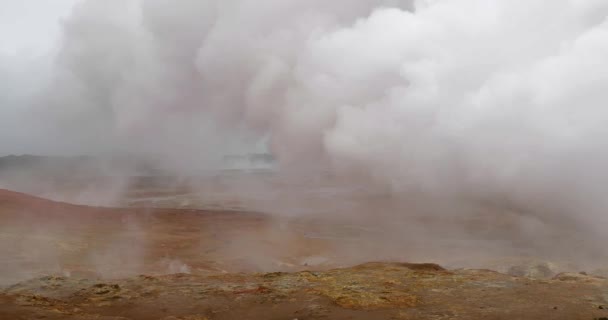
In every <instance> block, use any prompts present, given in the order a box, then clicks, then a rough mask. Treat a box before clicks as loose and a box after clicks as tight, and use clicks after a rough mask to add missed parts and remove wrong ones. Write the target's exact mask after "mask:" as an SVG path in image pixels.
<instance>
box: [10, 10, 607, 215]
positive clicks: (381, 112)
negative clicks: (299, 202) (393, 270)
mask: <svg viewBox="0 0 608 320" xmlns="http://www.w3.org/2000/svg"><path fill="white" fill-rule="evenodd" d="M607 17H608V2H607V1H604V0H551V1H549V0H530V1H526V2H525V3H524V2H518V1H500V0H494V1H488V0H462V1H450V0H443V1H442V0H418V1H407V0H392V1H391V0H360V1H350V0H348V1H347V0H335V1H321V0H307V1H300V0H290V1H284V0H266V1H254V0H234V1H221V0H207V1H201V0H181V1H173V0H172V1H169V0H130V1H123V0H120V1H118V0H112V1H95V0H85V1H80V2H78V3H77V4H75V6H74V7H73V11H72V12H71V14H70V15H69V16H68V17H66V18H65V19H64V20H62V22H61V23H62V37H61V40H60V43H58V45H57V46H56V48H57V50H56V54H53V55H52V58H51V59H52V60H53V62H52V64H50V65H52V68H43V67H41V68H40V69H39V70H40V72H35V71H34V72H32V70H30V68H22V69H19V70H17V71H15V70H13V72H12V73H7V74H8V75H9V76H8V80H6V79H0V80H2V81H3V82H2V87H0V89H2V91H3V92H6V93H7V95H6V97H1V98H4V99H2V101H3V103H5V105H3V106H2V110H1V111H0V112H2V114H6V115H7V117H8V115H9V114H12V113H17V111H15V110H16V108H13V106H14V105H16V104H19V105H21V106H22V105H27V106H28V107H27V108H25V107H21V108H20V109H19V112H18V113H19V116H18V117H17V116H14V117H13V118H14V119H19V121H21V122H18V123H20V124H21V125H20V126H19V128H18V129H17V128H15V129H14V130H13V131H10V132H9V134H11V135H12V136H20V135H21V136H23V135H26V136H27V137H28V139H21V140H19V141H35V143H34V142H32V146H38V148H39V149H40V150H43V151H49V150H51V151H54V152H62V151H64V152H72V153H78V152H125V151H127V150H128V151H129V152H135V153H141V154H155V155H156V154H162V155H163V157H164V158H166V160H168V162H169V163H171V165H172V167H174V168H193V167H197V166H203V165H207V163H209V161H207V160H209V159H210V158H212V157H213V156H214V155H217V154H225V153H226V152H230V151H231V150H243V149H247V148H249V149H251V148H256V147H252V146H254V145H259V143H260V141H262V143H264V142H265V141H267V144H268V146H269V149H270V150H271V151H272V153H274V154H275V155H276V156H277V157H278V159H279V160H280V162H281V164H282V165H283V167H284V168H286V170H290V168H294V167H301V166H302V165H310V164H311V163H319V164H321V165H322V166H323V167H329V168H331V169H333V170H334V171H335V172H339V173H341V174H344V175H353V174H355V173H356V174H357V175H360V176H364V177H367V178H369V177H371V178H372V179H373V181H375V182H377V183H380V184H383V185H385V186H387V187H388V188H389V189H390V190H392V191H394V192H397V193H400V192H411V191H416V192H418V191H421V192H425V193H429V194H437V195H441V196H442V197H443V196H445V197H460V198H473V199H475V200H479V201H489V202H492V203H498V204H500V205H502V206H509V207H512V208H514V209H516V210H522V211H534V212H538V213H539V214H541V213H550V214H559V215H563V216H570V217H575V216H576V217H577V218H576V219H578V217H580V218H581V219H580V220H582V221H585V222H586V223H589V224H590V225H593V224H595V222H596V219H600V220H601V221H604V222H606V221H605V220H606V218H605V214H603V212H604V211H605V210H606V209H608V203H606V200H605V199H606V197H605V196H604V195H603V193H604V188H605V186H606V183H607V182H608V170H606V163H607V160H608V159H607V158H608V148H607V145H606V143H605V142H604V140H606V139H607V138H608V131H607V129H606V126H605V123H604V122H605V119H607V118H608V111H607V109H606V108H605V107H606V102H607V101H608V90H606V88H607V86H608V59H606V57H608V19H607ZM13 60H18V58H16V57H10V59H9V58H5V59H4V61H6V62H7V64H8V62H11V64H12V61H13ZM42 64H43V65H46V64H44V63H42ZM47 69H50V71H48V72H46V71H47ZM19 71H22V72H19ZM41 73H42V74H41ZM31 77H35V78H36V79H42V80H44V81H42V80H40V81H38V82H44V83H43V84H38V85H37V87H36V88H38V90H34V89H31V90H25V91H28V92H26V93H27V94H21V93H22V92H23V91H24V90H19V93H20V95H17V96H15V95H14V94H12V93H14V92H15V90H13V88H12V87H11V86H13V85H19V86H22V84H23V83H24V81H25V80H23V79H29V78H31ZM3 78H6V77H3ZM16 79H19V80H20V81H14V80H16ZM32 83H34V82H32ZM34 84H35V83H34ZM30 91H32V92H30ZM8 93H11V95H9V94H8ZM13 118H11V119H13ZM26 126H27V127H28V128H25V127H26ZM29 127H32V128H31V130H30V129H29ZM4 130H5V131H6V129H4ZM0 142H2V143H3V144H4V145H0V147H2V149H3V150H6V151H7V152H10V151H9V150H11V149H10V148H11V147H12V146H11V144H10V141H9V140H6V141H5V140H0ZM57 150H61V151H57ZM36 151H37V150H33V151H31V152H36Z"/></svg>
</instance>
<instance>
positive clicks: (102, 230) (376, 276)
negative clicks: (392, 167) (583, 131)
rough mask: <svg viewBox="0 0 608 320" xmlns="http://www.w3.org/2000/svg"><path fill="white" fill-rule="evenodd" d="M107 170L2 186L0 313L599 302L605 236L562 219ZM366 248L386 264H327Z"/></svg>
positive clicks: (357, 314) (304, 186)
mask: <svg viewBox="0 0 608 320" xmlns="http://www.w3.org/2000/svg"><path fill="white" fill-rule="evenodd" d="M115 179H116V178H108V177H105V178H98V179H92V180H89V181H86V180H83V179H71V178H69V177H64V178H62V179H51V180H49V181H45V180H44V179H40V180H39V181H38V184H34V185H29V186H28V184H27V183H26V181H21V183H20V184H15V186H20V187H21V188H23V189H27V188H30V187H31V188H33V189H31V191H35V190H38V192H39V194H40V195H45V196H46V197H50V198H53V199H55V200H62V201H64V202H56V201H51V200H47V199H43V198H38V197H34V196H31V195H27V194H24V193H18V192H13V191H8V190H3V191H0V238H1V240H2V241H1V242H0V243H1V245H0V254H1V256H2V261H3V263H2V264H1V265H0V284H1V285H2V286H3V287H4V288H6V289H5V291H3V292H2V293H0V316H4V317H9V318H11V317H14V316H17V315H20V316H24V317H26V318H27V317H30V318H31V317H39V316H45V317H47V318H49V319H54V318H53V317H55V318H57V319H60V318H61V319H64V318H66V319H90V318H91V317H95V316H101V317H102V319H125V318H126V319H189V320H192V319H241V318H243V317H246V316H251V314H250V312H253V313H254V315H253V316H254V317H257V318H260V317H263V314H270V315H273V316H274V317H276V318H277V319H283V318H285V317H292V318H295V317H297V318H298V319H299V318H303V319H317V318H327V317H330V318H331V319H341V318H344V319H346V318H350V319H359V318H360V319H368V318H377V319H387V318H391V317H393V318H397V319H398V318H403V319H428V318H429V317H431V318H432V317H435V318H437V319H440V318H442V317H448V318H449V317H452V318H458V317H460V318H463V319H476V318H479V319H486V318H487V317H488V316H496V317H498V318H500V317H501V316H507V315H509V314H510V315H514V314H515V315H517V318H521V319H526V318H529V319H537V318H539V317H541V316H549V317H550V318H552V319H589V320H590V319H594V318H596V317H600V316H604V315H605V314H604V313H606V312H605V311H604V310H605V309H604V308H608V306H606V305H608V285H607V284H606V282H605V280H603V279H601V278H598V277H601V276H602V275H608V274H607V272H606V271H607V270H606V269H605V268H606V266H608V263H607V261H606V258H605V257H603V256H601V254H600V253H601V250H602V244H601V243H600V244H598V243H595V242H593V241H591V240H592V239H593V237H590V236H589V235H588V234H586V230H585V229H584V228H581V227H580V226H577V225H576V224H573V223H569V222H568V220H561V221H560V220H552V221H547V220H546V219H545V220H543V216H542V215H538V216H536V215H534V214H533V213H528V212H521V211H519V212H518V211H513V209H512V208H506V207H500V206H497V205H496V204H492V203H475V204H473V202H468V204H466V205H465V203H464V202H457V201H454V200H449V201H448V199H428V198H425V197H422V196H419V197H411V198H398V197H393V196H389V195H388V194H383V193H378V192H377V189H375V188H371V189H370V188H367V187H366V186H365V185H362V184H357V183H356V182H354V181H351V182H347V181H343V180H337V179H335V178H334V177H332V176H331V175H328V174H323V175H316V176H312V175H311V176H309V177H308V178H306V179H304V178H302V177H301V176H298V177H289V176H282V175H279V174H277V173H276V172H272V171H246V170H240V171H224V172H221V173H216V174H215V175H212V176H207V177H188V178H183V177H182V178H181V179H177V178H169V177H145V178H142V177H138V178H130V179H127V181H122V179H120V180H121V181H120V183H118V182H117V180H115ZM13 182H16V180H13ZM36 186H37V187H38V189H36V188H35V187H36ZM41 186H44V188H41ZM51 186H52V188H51ZM372 190H373V191H375V192H372ZM104 191H105V192H107V194H104ZM94 195H97V196H98V197H97V198H95V197H94ZM432 200H434V201H432ZM67 202H72V203H80V204H79V205H75V204H70V203H67ZM87 203H88V204H97V205H103V206H101V207H100V206H87V205H84V204H87ZM441 210H444V211H441ZM370 261H386V262H387V263H385V264H371V265H367V266H365V267H357V268H348V269H343V270H334V271H329V270H333V269H335V268H339V267H342V268H344V267H352V266H355V265H358V264H361V263H366V262H370ZM388 262H435V263H439V264H441V265H442V266H444V267H447V268H448V269H449V270H456V269H458V268H462V267H466V268H487V269H492V270H496V271H501V272H503V273H504V274H498V273H494V272H489V271H465V270H458V271H442V270H441V269H439V268H436V267H432V266H431V267H429V266H426V267H421V268H422V269H417V267H416V266H409V267H408V266H406V265H392V264H390V263H388ZM412 268H413V269H412ZM425 268H430V269H425ZM304 270H310V271H314V272H312V273H310V272H308V273H306V272H304V273H293V274H275V273H270V274H267V275H263V276H262V275H256V274H252V273H256V272H277V271H282V272H300V271H304ZM416 270H418V271H416ZM566 271H568V272H573V274H569V275H563V274H562V275H558V274H559V273H561V272H566ZM581 271H586V272H587V273H588V275H581V274H578V272H581ZM237 272H245V274H244V275H236V274H235V273H237ZM318 272H322V273H318ZM142 274H143V275H146V276H145V277H144V276H140V275H142ZM49 276H50V277H49ZM519 277H524V278H519ZM533 279H534V280H533ZM551 279H553V280H551ZM465 296H466V297H467V298H466V299H465V298H464V297H465ZM538 296H542V297H543V299H537V297H538ZM467 299H468V300H467ZM469 300H470V301H476V302H475V303H471V302H470V301H469ZM196 301H200V302H196ZM554 308H557V309H554ZM252 310H253V311H252ZM171 316H174V318H171ZM103 317H105V318H103ZM120 317H123V318H120ZM271 318H272V317H271Z"/></svg>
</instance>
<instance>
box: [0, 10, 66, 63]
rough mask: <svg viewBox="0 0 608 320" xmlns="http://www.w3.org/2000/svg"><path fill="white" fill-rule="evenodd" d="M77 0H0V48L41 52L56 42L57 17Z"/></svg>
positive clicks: (6, 52)
mask: <svg viewBox="0 0 608 320" xmlns="http://www.w3.org/2000/svg"><path fill="white" fill-rule="evenodd" d="M77 1H78V0H0V39H2V40H1V41H0V52H2V54H4V55H15V54H23V53H25V54H31V55H40V54H44V52H46V51H47V50H49V49H50V48H52V47H53V46H56V44H57V37H58V36H59V31H60V29H59V24H60V22H61V19H62V18H64V17H66V16H68V15H69V13H70V10H71V8H72V6H73V5H74V3H76V2H77Z"/></svg>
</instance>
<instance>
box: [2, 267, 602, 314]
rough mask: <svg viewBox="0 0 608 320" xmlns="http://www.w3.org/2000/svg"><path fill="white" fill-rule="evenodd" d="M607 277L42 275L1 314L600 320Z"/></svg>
mask: <svg viewBox="0 0 608 320" xmlns="http://www.w3.org/2000/svg"><path fill="white" fill-rule="evenodd" d="M606 317H608V281H607V280H606V279H603V278H599V277H594V276H589V275H585V274H568V273H563V274H559V275H557V276H556V277H555V278H553V279H550V280H533V279H529V278H523V277H513V276H509V275H504V274H500V273H497V272H493V271H488V270H445V269H443V268H441V267H439V266H437V265H434V264H405V263H367V264H363V265H359V266H356V267H352V268H344V269H334V270H329V271H323V272H310V271H301V272H294V273H266V274H262V273H260V274H223V275H211V276H201V275H187V274H174V275H165V276H143V275H142V276H138V277H133V278H128V279H123V280H115V281H107V282H100V281H93V280H84V279H83V280H77V279H74V278H64V277H42V278H38V279H34V280H29V281H25V282H21V283H19V284H16V285H13V286H11V287H9V288H8V289H6V290H5V291H3V292H2V293H1V294H0V319H74V320H76V319H83V320H84V319H100V320H101V319H103V320H118V319H133V320H135V319H163V320H176V319H182V320H202V319H209V320H212V319H217V320H221V319H289V320H292V319H569V320H571V319H586V320H593V319H606Z"/></svg>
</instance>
